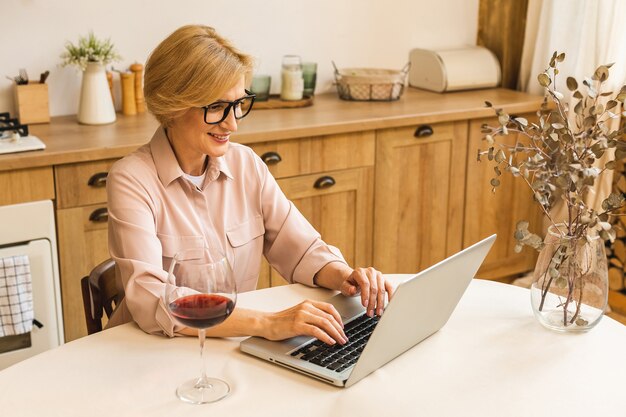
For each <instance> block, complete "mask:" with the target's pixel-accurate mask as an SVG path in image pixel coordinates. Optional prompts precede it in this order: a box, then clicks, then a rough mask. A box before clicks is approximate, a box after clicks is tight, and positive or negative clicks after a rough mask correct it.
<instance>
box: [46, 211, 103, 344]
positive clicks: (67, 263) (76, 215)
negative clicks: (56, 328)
mask: <svg viewBox="0 0 626 417" xmlns="http://www.w3.org/2000/svg"><path fill="white" fill-rule="evenodd" d="M105 212H106V205H105V204H95V205H90V206H84V207H74V208H67V209H60V210H57V233H58V236H57V237H58V241H59V260H60V262H59V263H60V270H61V298H62V303H63V323H64V328H65V341H66V342H69V341H71V340H74V339H78V338H79V337H83V336H86V335H87V326H86V325H85V312H84V309H83V301H82V300H83V298H82V292H81V287H80V280H81V278H82V277H84V276H85V275H88V274H89V272H91V270H92V269H93V267H94V266H96V265H98V264H99V263H100V262H102V261H104V260H105V259H108V258H109V248H108V244H107V242H108V239H107V222H106V216H105V214H104V213H105Z"/></svg>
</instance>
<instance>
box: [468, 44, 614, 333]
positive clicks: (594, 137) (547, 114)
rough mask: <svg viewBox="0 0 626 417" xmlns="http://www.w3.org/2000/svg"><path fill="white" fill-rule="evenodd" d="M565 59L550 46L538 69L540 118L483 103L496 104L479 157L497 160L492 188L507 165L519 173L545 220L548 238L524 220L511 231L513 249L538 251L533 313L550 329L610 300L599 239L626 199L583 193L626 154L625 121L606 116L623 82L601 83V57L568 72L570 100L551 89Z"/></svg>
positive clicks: (586, 321) (587, 324) (575, 323)
mask: <svg viewBox="0 0 626 417" xmlns="http://www.w3.org/2000/svg"><path fill="white" fill-rule="evenodd" d="M564 59H565V54H563V53H561V54H559V53H557V52H555V53H554V54H553V55H552V59H551V60H550V64H549V67H548V68H547V69H546V70H545V71H544V72H542V73H541V74H539V76H538V82H539V84H540V85H541V86H543V87H545V96H544V100H543V103H542V105H541V109H540V110H539V111H538V112H537V116H538V121H537V122H529V121H528V120H526V119H523V118H520V117H513V116H510V115H508V114H507V113H506V112H504V111H503V110H502V109H499V108H494V107H493V106H492V104H491V103H489V102H487V103H486V105H487V106H488V107H491V108H494V111H495V113H496V115H497V117H498V126H488V125H483V130H482V131H483V135H484V137H483V140H484V141H485V142H486V143H487V147H486V149H480V150H479V151H478V160H479V161H481V159H482V158H484V157H485V156H486V157H487V159H488V160H489V161H492V162H493V163H494V164H495V166H494V174H495V175H494V177H493V178H492V179H491V186H492V187H493V191H494V192H495V191H496V189H497V187H498V186H499V185H500V180H499V179H498V177H499V176H500V175H503V174H504V173H508V174H510V175H513V176H514V177H517V178H519V179H520V180H521V181H524V182H525V183H526V184H527V185H528V187H530V189H531V190H532V192H533V195H534V200H535V201H536V202H537V203H538V205H539V207H540V208H541V210H542V211H543V213H544V215H545V217H546V219H547V220H548V222H549V224H550V226H549V228H548V231H547V234H546V236H545V238H541V237H540V236H539V235H537V234H535V233H531V232H530V231H529V224H528V222H527V221H520V222H519V223H518V224H517V230H516V231H515V234H514V237H515V239H516V241H517V244H516V251H521V250H522V247H523V246H524V245H527V246H531V247H533V248H534V249H536V250H538V251H540V253H539V258H538V260H537V265H536V268H535V271H534V274H533V281H532V284H531V302H532V307H533V312H534V313H535V316H536V317H537V318H538V320H539V321H540V323H541V324H543V325H544V326H545V327H548V328H550V329H553V330H560V331H585V330H588V329H590V328H592V327H593V326H594V325H595V324H597V323H598V321H599V320H600V318H601V317H602V315H603V313H604V310H605V308H606V305H607V298H608V276H607V275H608V274H607V261H606V253H605V250H604V243H605V242H606V241H613V240H614V239H615V235H616V233H615V230H614V228H613V227H614V226H613V225H612V224H611V221H610V220H611V217H612V216H618V215H619V214H618V211H619V209H620V208H621V207H623V206H624V205H625V199H624V196H623V195H622V194H619V193H612V194H610V195H609V196H608V197H607V198H606V199H605V200H604V201H603V202H602V209H600V210H596V209H595V208H594V207H592V206H590V205H589V203H588V202H587V200H586V198H587V197H588V196H589V194H590V193H593V192H594V191H593V187H594V184H595V183H596V180H597V179H598V178H599V177H600V176H601V175H602V174H603V173H604V172H605V171H608V170H613V169H614V168H615V157H616V158H618V159H622V158H625V157H626V142H624V141H623V135H624V130H625V129H624V128H622V129H620V128H619V127H615V128H612V127H610V123H609V122H610V121H611V119H615V118H619V112H620V111H621V110H620V108H621V107H622V106H623V103H624V100H625V99H626V86H623V87H622V88H621V90H620V91H619V92H617V93H613V92H605V91H603V86H604V83H605V82H606V80H607V79H608V77H609V68H610V67H611V65H602V66H600V67H598V68H597V69H596V71H595V73H594V75H593V76H592V77H590V78H585V79H584V80H583V81H582V85H581V84H579V83H578V81H577V80H576V79H575V78H573V77H567V78H566V85H567V88H568V89H569V90H570V91H571V92H572V93H573V99H572V101H573V102H572V103H570V104H568V103H566V102H565V100H564V96H563V94H562V93H560V92H559V91H557V90H556V79H557V77H558V76H559V70H558V64H559V63H560V62H562V61H563V60H564ZM623 114H624V115H625V116H626V112H624V113H623ZM510 134H515V135H516V138H515V142H514V143H513V144H511V143H512V142H509V145H507V144H504V143H500V142H499V141H498V139H499V137H501V136H506V135H510ZM609 152H615V157H610V158H608V159H609V160H608V162H601V159H602V158H603V156H605V154H607V153H609ZM607 156H608V155H607ZM606 159H607V158H606V157H605V158H604V160H606ZM558 204H563V205H564V206H565V209H566V215H565V218H564V219H558V218H555V217H553V215H554V212H553V208H554V207H555V206H556V205H558ZM535 226H537V225H535Z"/></svg>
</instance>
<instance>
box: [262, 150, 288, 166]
mask: <svg viewBox="0 0 626 417" xmlns="http://www.w3.org/2000/svg"><path fill="white" fill-rule="evenodd" d="M261 159H262V160H263V162H265V165H276V164H277V163H279V162H280V161H282V160H283V158H281V157H280V155H279V154H278V153H276V152H265V153H264V154H263V155H261Z"/></svg>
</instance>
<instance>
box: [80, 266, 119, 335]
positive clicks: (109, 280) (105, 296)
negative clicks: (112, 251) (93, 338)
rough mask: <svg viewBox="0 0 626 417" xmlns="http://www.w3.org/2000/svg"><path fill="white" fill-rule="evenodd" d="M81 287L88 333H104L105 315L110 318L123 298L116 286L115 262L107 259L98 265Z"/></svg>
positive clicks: (82, 282) (81, 282)
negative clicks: (103, 320)
mask: <svg viewBox="0 0 626 417" xmlns="http://www.w3.org/2000/svg"><path fill="white" fill-rule="evenodd" d="M80 285H81V289H82V293H83V307H84V309H85V320H86V323H87V333H89V334H93V333H97V332H99V331H102V319H103V315H104V314H106V316H107V318H110V317H111V315H112V314H113V311H114V310H115V307H117V306H118V305H119V303H120V301H122V297H123V296H121V295H120V294H119V292H118V290H117V286H116V284H115V261H113V259H107V260H106V261H104V262H102V263H101V264H99V265H97V266H96V267H95V268H94V269H93V270H92V271H91V273H90V274H89V275H88V276H86V277H83V278H82V279H81V281H80Z"/></svg>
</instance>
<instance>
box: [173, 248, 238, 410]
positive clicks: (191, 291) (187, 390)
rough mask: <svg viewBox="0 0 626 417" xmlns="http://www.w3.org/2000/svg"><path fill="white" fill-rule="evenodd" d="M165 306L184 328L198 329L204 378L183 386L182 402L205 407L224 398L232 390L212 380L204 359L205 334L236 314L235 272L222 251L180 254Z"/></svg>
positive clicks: (226, 385) (222, 382) (213, 250)
mask: <svg viewBox="0 0 626 417" xmlns="http://www.w3.org/2000/svg"><path fill="white" fill-rule="evenodd" d="M168 282H169V284H175V285H167V286H166V287H167V289H166V294H165V295H166V303H167V306H168V309H169V311H170V313H171V315H172V316H173V317H174V318H175V319H176V321H178V322H179V323H181V324H182V325H184V326H187V327H193V328H195V329H198V337H199V339H200V360H201V362H202V368H201V369H202V374H201V376H200V378H199V379H193V380H191V381H187V382H185V383H183V384H182V385H180V386H179V387H178V389H177V390H176V395H177V396H178V398H180V399H181V400H183V401H186V402H190V403H194V404H204V403H210V402H214V401H217V400H220V399H222V398H224V397H225V396H226V395H228V393H229V392H230V386H229V385H228V384H227V383H226V382H225V381H222V380H220V379H216V378H209V377H207V375H206V368H205V363H204V358H203V356H204V355H203V351H204V340H205V333H206V332H205V330H206V329H207V328H209V327H211V326H215V325H217V324H220V323H221V322H223V321H224V320H226V318H227V317H228V316H229V315H230V314H231V313H232V312H233V310H234V308H235V303H236V302H237V290H236V285H235V279H234V276H233V271H232V268H231V267H230V264H229V262H228V260H227V259H226V256H224V254H223V252H222V251H221V250H220V249H215V248H198V249H191V250H185V251H181V252H178V253H177V254H176V255H175V256H174V258H173V260H172V264H171V265H170V268H169V273H168Z"/></svg>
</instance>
